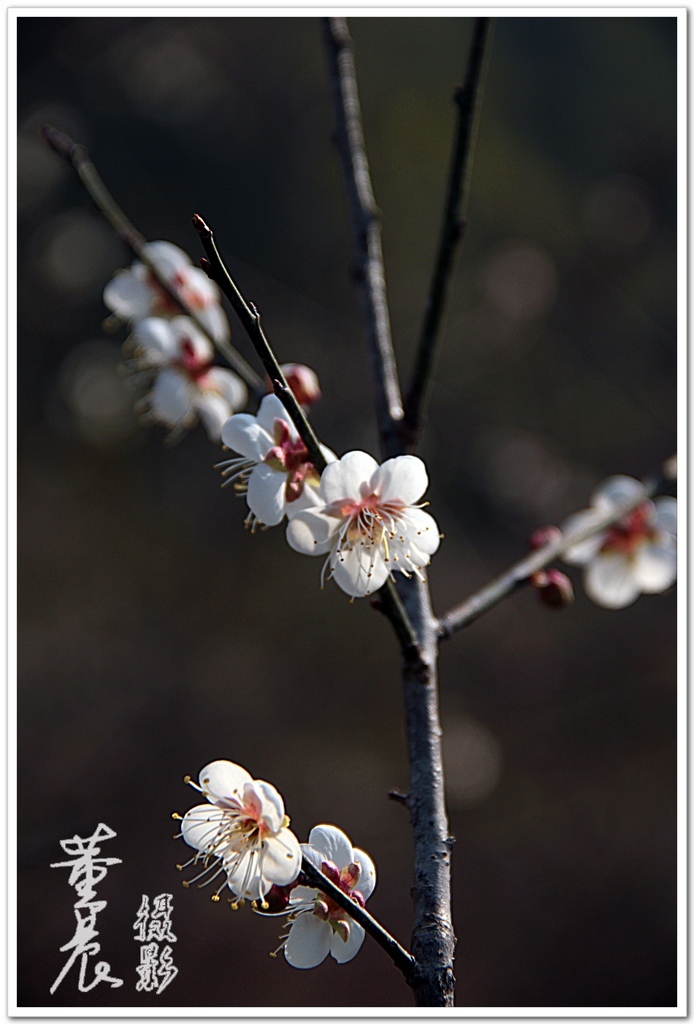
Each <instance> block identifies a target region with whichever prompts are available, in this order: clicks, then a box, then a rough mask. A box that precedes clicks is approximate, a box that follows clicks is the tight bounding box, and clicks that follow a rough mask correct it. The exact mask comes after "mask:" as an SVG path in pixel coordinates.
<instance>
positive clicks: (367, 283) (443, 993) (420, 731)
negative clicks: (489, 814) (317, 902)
mask: <svg viewBox="0 0 694 1024" xmlns="http://www.w3.org/2000/svg"><path fill="white" fill-rule="evenodd" d="M324 25H325V31H324V34H325V42H326V50H327V55H328V66H329V71H330V81H331V85H332V94H333V101H334V106H335V117H336V122H337V141H338V148H339V152H340V157H341V162H342V170H343V176H344V180H345V188H346V191H347V198H348V203H349V210H350V217H351V222H352V229H353V236H354V244H355V261H356V266H357V268H358V282H359V285H360V294H361V303H362V312H363V315H364V320H365V323H366V329H367V335H368V338H369V350H370V353H371V363H372V373H373V380H374V391H375V399H376V416H377V420H378V427H379V434H380V440H381V449H382V452H383V454H384V455H385V456H395V455H399V454H401V453H402V451H403V439H402V426H403V423H402V418H403V410H402V405H401V402H400V385H399V382H398V377H397V369H396V365H395V356H394V353H393V346H392V341H391V337H390V316H389V313H388V306H387V301H386V293H385V273H384V269H383V253H382V249H381V233H380V225H379V223H378V219H377V213H376V204H375V200H374V195H373V189H372V186H371V180H370V177H369V167H368V162H367V159H366V153H365V151H364V133H363V130H362V125H361V113H360V109H359V98H358V93H357V81H356V71H355V65H354V56H353V52H352V40H351V38H350V34H349V30H348V28H347V23H346V21H345V20H344V19H343V18H327V19H325V22H324ZM398 596H399V598H401V599H402V604H403V605H404V607H405V609H406V612H407V616H408V619H409V621H411V623H412V625H413V627H414V632H415V635H416V640H417V644H416V646H415V647H412V646H407V645H405V644H403V645H402V655H403V656H402V684H403V695H404V700H405V711H406V721H407V741H408V754H409V761H410V787H409V793H408V796H407V798H406V803H407V806H408V808H409V811H410V820H411V823H412V832H413V842H414V885H413V887H412V899H413V904H414V921H413V929H412V954H413V956H414V958H415V961H416V969H415V970H414V972H413V973H412V975H411V976H410V977H409V978H408V979H407V980H408V983H409V984H410V985H411V987H412V989H413V991H414V995H415V1000H416V1002H417V1005H418V1006H452V1005H453V1001H454V992H453V987H454V981H455V979H454V976H453V954H454V950H455V936H454V934H453V923H452V919H451V878H450V847H451V839H450V837H449V835H448V820H447V818H446V807H445V798H444V779H443V758H442V752H441V724H440V720H439V709H438V688H437V675H436V662H437V653H438V637H437V633H436V626H437V623H436V620H435V618H434V615H433V613H432V610H431V601H430V597H429V588H428V586H427V584H426V583H424V582H422V581H420V580H417V579H409V580H407V579H406V580H404V581H403V582H402V583H401V584H399V585H398ZM382 610H383V611H384V612H385V614H386V615H388V617H389V618H390V619H391V621H394V620H393V614H392V609H389V607H388V606H387V605H386V604H385V602H384V603H383V604H382ZM398 635H400V634H398ZM401 642H402V640H401Z"/></svg>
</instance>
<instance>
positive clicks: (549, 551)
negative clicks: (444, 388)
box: [438, 476, 667, 640]
mask: <svg viewBox="0 0 694 1024" xmlns="http://www.w3.org/2000/svg"><path fill="white" fill-rule="evenodd" d="M666 480H667V477H665V476H658V477H654V478H653V479H650V480H645V481H644V483H643V494H641V495H640V496H639V497H638V498H636V499H634V498H632V499H631V500H630V501H627V502H622V504H621V505H619V506H617V507H616V508H614V509H611V510H610V511H607V512H605V513H604V514H603V515H602V516H600V517H599V518H597V519H595V520H594V521H593V522H592V523H590V524H589V525H587V526H584V527H583V528H582V529H580V530H574V531H573V532H572V533H569V534H563V535H560V536H559V537H557V539H556V540H552V541H549V542H548V543H547V544H543V546H542V547H541V548H538V549H537V550H536V551H532V552H531V553H530V554H529V555H526V556H525V558H521V560H520V561H519V562H516V563H515V565H512V566H511V568H510V569H508V570H507V571H506V572H504V573H502V574H501V576H497V578H496V579H495V580H492V582H491V583H488V584H487V586H486V587H482V589H481V590H478V591H477V593H476V594H473V595H472V597H469V598H468V599H467V600H466V601H463V602H462V604H459V605H456V606H455V608H451V610H450V611H448V612H446V614H445V615H442V616H441V618H440V619H439V625H438V635H439V637H440V638H441V639H442V640H447V639H448V638H449V637H451V636H453V634H454V633H457V632H458V630H459V629H463V628H464V627H465V626H469V625H470V624H471V623H473V622H474V621H475V620H476V619H479V617H480V616H481V615H484V613H485V612H488V611H489V610H490V609H491V608H494V607H495V606H496V605H497V604H499V603H500V602H501V601H503V600H504V598H506V597H508V596H509V595H510V594H513V593H515V591H516V590H518V589H519V588H520V587H522V586H524V584H526V583H527V582H528V580H529V579H530V577H531V576H532V575H533V573H535V572H537V571H538V570H539V569H544V568H545V567H546V566H548V565H549V564H550V563H551V562H554V561H555V560H556V559H557V558H560V557H561V556H562V555H563V554H564V552H565V551H567V550H568V549H569V548H571V547H573V546H574V544H579V543H580V542H581V541H584V540H588V538H589V537H593V536H594V535H595V534H596V533H600V531H601V530H604V529H606V528H607V527H608V526H611V525H612V524H613V523H616V522H617V520H618V519H621V518H622V516H625V515H627V513H629V512H631V511H632V510H633V509H634V508H636V507H637V505H639V504H640V503H641V502H642V501H644V500H645V499H646V498H650V497H652V496H653V495H654V494H657V493H658V492H659V491H660V490H661V488H662V487H663V485H664V483H665V482H666Z"/></svg>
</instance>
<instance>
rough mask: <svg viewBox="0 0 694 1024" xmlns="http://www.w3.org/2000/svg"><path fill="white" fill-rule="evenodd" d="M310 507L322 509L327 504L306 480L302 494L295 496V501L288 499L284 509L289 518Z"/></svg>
mask: <svg viewBox="0 0 694 1024" xmlns="http://www.w3.org/2000/svg"><path fill="white" fill-rule="evenodd" d="M309 508H315V509H319V508H320V509H322V508H325V505H324V504H323V500H322V498H321V497H320V495H319V493H318V491H317V489H316V488H315V487H312V486H311V484H309V483H306V482H304V486H303V488H302V489H301V494H300V495H299V496H298V497H297V498H294V500H293V501H289V500H288V499H287V505H286V508H285V510H284V511H285V512H286V514H287V519H293V518H294V516H296V515H298V514H299V512H304V511H305V510H306V509H309ZM315 553H317V552H315Z"/></svg>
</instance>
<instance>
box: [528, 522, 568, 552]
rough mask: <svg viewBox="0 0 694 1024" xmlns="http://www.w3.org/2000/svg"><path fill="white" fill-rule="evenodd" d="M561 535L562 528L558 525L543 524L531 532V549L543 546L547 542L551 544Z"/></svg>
mask: <svg viewBox="0 0 694 1024" xmlns="http://www.w3.org/2000/svg"><path fill="white" fill-rule="evenodd" d="M560 537H561V530H560V529H559V527H558V526H541V527H540V528H539V529H537V530H534V531H533V533H531V534H530V539H529V541H528V544H529V545H530V550H531V551H537V549H538V548H543V547H544V546H545V544H551V543H553V542H554V541H556V540H559V539H560Z"/></svg>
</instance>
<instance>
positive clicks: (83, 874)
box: [51, 824, 123, 995]
mask: <svg viewBox="0 0 694 1024" xmlns="http://www.w3.org/2000/svg"><path fill="white" fill-rule="evenodd" d="M115 835H116V833H115V832H114V831H113V829H110V828H109V827H108V826H107V825H104V824H100V825H98V826H97V828H96V831H95V832H94V833H93V835H91V836H89V837H88V838H87V839H82V838H81V837H80V836H73V837H72V839H62V840H61V841H60V845H61V847H62V848H63V850H64V852H65V853H67V854H68V856H69V857H70V858H72V859H71V860H64V861H59V862H57V863H56V864H51V867H52V868H70V876H69V878H68V885H71V886H72V887H73V888H74V890H75V892H76V893H77V895H78V897H79V899H78V900H77V903H75V907H74V910H75V918H76V921H77V925H76V928H75V934H74V935H73V937H72V938H71V939H70V941H69V942H66V943H65V945H64V946H61V947H60V952H61V953H68V952H69V953H70V956H69V957H68V959H67V961H66V962H65V964H64V966H63V969H62V970H61V972H60V974H59V975H58V977H57V978H56V979H55V981H54V982H53V984H52V985H51V995H53V994H54V993H55V991H56V990H57V988H58V986H59V985H60V984H61V982H62V981H63V979H64V978H65V977H66V976H67V975H68V974H69V972H70V970H71V969H72V967H73V965H74V964H75V963H77V961H78V960H79V961H80V964H79V979H78V983H77V984H78V988H79V990H80V992H90V991H91V989H93V988H94V987H95V986H96V985H98V984H99V983H100V982H102V981H103V982H108V983H109V984H110V986H111V988H120V986H121V985H122V984H123V981H122V979H120V978H114V977H112V976H111V973H110V971H111V965H110V964H109V963H107V961H106V960H98V961H97V962H96V963H95V964H94V965H93V977H91V980H89V981H88V980H87V974H88V967H89V966H90V965H89V960H90V957H96V956H97V954H98V953H99V951H100V949H101V944H100V943H99V942H97V941H96V939H97V936H98V934H99V933H98V931H97V929H96V915H97V914H99V913H100V912H101V911H102V910H103V909H104V907H105V906H106V900H96V899H95V896H96V893H95V888H96V886H97V885H98V884H99V882H101V881H103V879H104V878H105V877H106V875H107V873H108V869H109V868H110V867H111V866H112V865H113V864H120V863H122V862H121V861H120V860H119V859H118V858H117V857H101V856H99V855H100V853H101V846H100V845H99V844H100V843H103V842H105V841H106V840H107V839H113V838H114V837H115Z"/></svg>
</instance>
